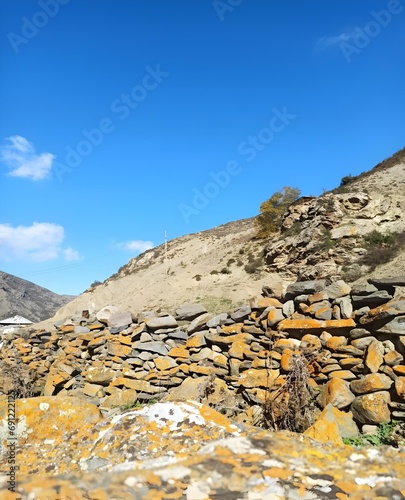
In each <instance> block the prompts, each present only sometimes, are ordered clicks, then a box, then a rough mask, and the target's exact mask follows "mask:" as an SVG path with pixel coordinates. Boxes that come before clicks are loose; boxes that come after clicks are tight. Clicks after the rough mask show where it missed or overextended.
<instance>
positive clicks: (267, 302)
mask: <svg viewBox="0 0 405 500" xmlns="http://www.w3.org/2000/svg"><path fill="white" fill-rule="evenodd" d="M267 307H276V308H279V309H282V308H283V304H282V303H281V302H280V301H279V300H277V299H275V298H272V297H261V298H260V299H258V300H257V304H256V307H255V308H254V309H266V308H267Z"/></svg>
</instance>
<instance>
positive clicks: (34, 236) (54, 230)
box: [0, 222, 80, 262]
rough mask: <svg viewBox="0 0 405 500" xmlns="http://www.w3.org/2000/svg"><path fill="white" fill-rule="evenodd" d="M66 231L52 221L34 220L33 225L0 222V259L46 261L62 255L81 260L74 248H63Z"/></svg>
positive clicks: (68, 258) (67, 258)
mask: <svg viewBox="0 0 405 500" xmlns="http://www.w3.org/2000/svg"><path fill="white" fill-rule="evenodd" d="M64 237H65V231H64V229H63V227H62V226H60V225H58V224H53V223H50V222H34V223H33V224H32V225H31V226H16V227H13V226H12V225H11V224H0V259H3V260H5V261H9V262H10V261H15V260H20V261H26V262H45V261H48V260H55V259H58V258H60V257H62V258H64V259H65V260H66V261H69V262H71V261H74V260H79V258H80V257H79V253H78V252H77V251H76V250H73V248H70V247H68V248H63V247H62V242H63V240H64Z"/></svg>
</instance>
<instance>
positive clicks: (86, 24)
mask: <svg viewBox="0 0 405 500" xmlns="http://www.w3.org/2000/svg"><path fill="white" fill-rule="evenodd" d="M0 18H1V20H0V44H1V65H2V68H1V69H2V80H1V87H0V145H1V150H0V188H1V197H0V215H1V216H0V269H1V270H3V271H5V272H8V273H11V274H15V275H17V276H20V277H22V278H25V279H29V280H30V281H33V282H35V283H38V284H39V285H42V286H45V287H47V288H49V289H51V290H53V291H55V292H58V293H71V294H78V293H81V292H82V291H83V290H84V289H85V288H87V287H88V286H89V285H90V283H91V282H92V281H94V280H101V281H102V280H104V279H105V278H107V277H108V276H110V275H111V274H112V273H114V272H116V270H117V269H118V268H119V267H120V266H121V265H123V264H125V263H126V262H127V261H128V260H129V259H130V258H131V257H134V256H136V255H137V254H138V253H139V252H140V251H143V250H145V249H147V248H149V247H151V246H156V245H159V244H161V243H162V242H163V241H164V231H167V237H168V239H169V240H170V239H172V238H175V237H178V236H181V235H183V234H187V233H191V232H196V231H201V230H204V229H209V228H211V227H215V226H217V225H220V224H223V223H225V222H229V221H231V220H236V219H241V218H245V217H251V216H254V215H256V214H257V213H258V209H259V205H260V203H261V202H262V201H264V200H265V199H267V198H269V197H270V196H271V194H272V193H273V192H274V191H277V190H279V189H280V188H282V187H283V186H285V185H290V186H296V187H298V188H300V189H301V192H302V194H305V195H309V194H312V195H318V194H321V193H322V191H323V190H324V189H332V188H333V187H335V186H337V185H338V184H339V183H340V179H341V178H342V177H343V176H345V175H348V174H352V175H356V174H358V173H360V172H362V171H364V170H368V169H369V168H371V167H372V166H374V165H375V164H376V163H378V162H379V161H381V160H383V159H384V158H386V157H388V156H390V155H391V154H393V153H394V152H396V151H397V150H399V149H401V148H402V147H404V145H405V144H404V137H405V134H404V129H405V126H404V116H405V114H404V108H405V106H404V104H405V92H404V88H405V87H404V81H405V65H404V62H405V29H404V28H405V2H404V0H389V1H385V0H384V1H381V0H369V1H368V2H364V1H360V0H334V1H329V2H325V1H324V0H309V1H306V2H303V1H302V0H278V1H276V0H274V1H264V0H214V1H212V0H42V1H41V0H40V1H33V0H2V1H1V3H0Z"/></svg>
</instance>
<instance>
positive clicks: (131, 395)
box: [101, 389, 138, 408]
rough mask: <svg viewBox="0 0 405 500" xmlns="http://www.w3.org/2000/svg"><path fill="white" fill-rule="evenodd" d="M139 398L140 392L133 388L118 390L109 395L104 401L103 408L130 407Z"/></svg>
mask: <svg viewBox="0 0 405 500" xmlns="http://www.w3.org/2000/svg"><path fill="white" fill-rule="evenodd" d="M137 398H138V393H137V392H136V391H134V390H133V389H124V390H122V391H120V390H118V391H116V392H114V393H113V394H111V395H110V396H107V397H106V398H105V399H104V401H103V403H102V405H101V406H102V407H103V408H115V407H120V406H121V407H128V406H132V405H134V404H135V402H136V401H137Z"/></svg>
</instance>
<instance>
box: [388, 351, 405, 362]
mask: <svg viewBox="0 0 405 500" xmlns="http://www.w3.org/2000/svg"><path fill="white" fill-rule="evenodd" d="M403 360H404V357H403V356H402V354H400V353H399V352H397V351H395V350H393V351H389V352H387V353H386V354H384V363H385V364H386V365H388V366H395V365H398V364H400V363H402V362H403Z"/></svg>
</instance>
